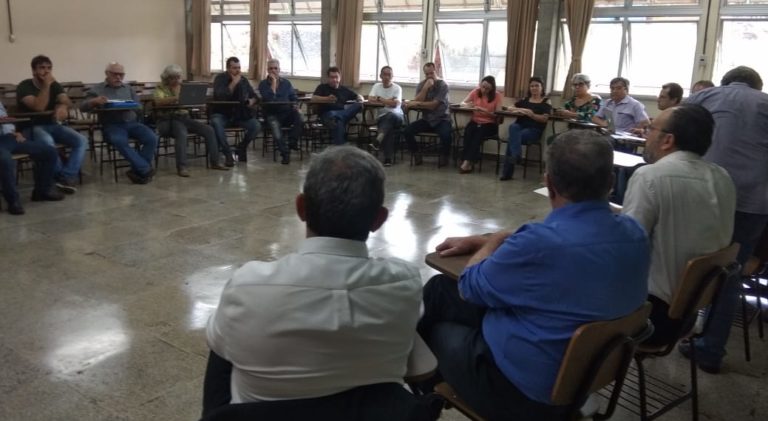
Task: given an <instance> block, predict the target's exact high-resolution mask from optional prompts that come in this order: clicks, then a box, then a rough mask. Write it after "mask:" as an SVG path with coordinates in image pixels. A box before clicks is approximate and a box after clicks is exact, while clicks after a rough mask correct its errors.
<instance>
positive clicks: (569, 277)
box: [419, 130, 650, 420]
mask: <svg viewBox="0 0 768 421" xmlns="http://www.w3.org/2000/svg"><path fill="white" fill-rule="evenodd" d="M547 154H548V160H547V163H548V164H547V172H546V174H545V178H544V180H545V183H546V185H547V190H548V192H549V199H550V202H551V205H552V212H551V213H550V214H549V216H547V218H546V219H545V220H544V221H543V222H540V223H530V224H526V225H523V226H522V227H520V228H519V229H518V230H517V231H516V232H514V233H511V232H499V233H495V234H491V235H484V236H470V237H463V238H448V239H447V240H445V241H444V242H443V243H442V244H440V245H438V246H437V250H438V251H439V252H440V254H441V255H443V256H451V255H460V254H473V255H472V257H471V258H470V260H469V261H468V263H467V267H466V268H465V269H464V272H463V273H462V274H461V277H460V279H459V283H458V289H457V288H456V284H455V283H453V282H452V281H451V280H450V279H448V278H446V277H445V276H443V275H438V276H436V277H434V278H432V279H431V280H430V281H429V282H428V283H427V285H426V286H425V289H424V315H423V317H422V319H421V321H420V322H419V333H420V334H421V335H422V337H423V338H424V340H425V341H426V342H427V344H428V345H429V346H430V348H431V349H432V352H433V353H434V354H435V355H436V356H437V360H438V366H439V372H440V374H441V375H442V377H443V378H444V379H445V381H447V382H448V383H449V384H450V385H451V386H453V388H454V389H455V390H456V392H457V393H458V395H459V396H461V397H462V398H463V399H464V400H465V401H467V403H468V404H469V405H470V406H471V407H472V408H473V409H475V410H476V411H477V412H478V413H479V414H480V415H481V416H482V417H484V418H487V419H515V420H528V419H531V420H540V419H553V418H554V417H556V416H558V414H560V413H561V412H562V410H563V408H561V407H555V406H552V404H551V398H550V396H551V394H552V388H553V386H554V383H555V379H556V377H557V372H558V370H559V368H560V364H561V362H562V359H563V356H564V354H565V350H566V347H567V345H568V342H569V341H570V339H571V336H572V335H573V332H574V331H575V330H576V329H577V328H578V327H579V326H581V325H583V324H585V323H589V322H593V321H598V320H612V319H616V318H619V317H622V316H625V315H627V314H629V313H631V312H633V311H634V310H636V309H637V308H638V307H639V306H640V305H641V304H642V303H643V302H644V301H645V299H646V295H647V293H648V288H647V279H648V265H649V260H650V254H649V251H650V250H649V244H648V239H647V237H646V234H645V231H644V230H643V228H642V227H641V226H640V225H639V224H638V223H637V222H636V221H635V220H633V219H631V218H629V217H627V216H624V215H616V214H614V213H613V212H611V209H610V207H609V205H608V201H607V199H606V198H607V196H608V191H609V190H610V188H611V185H612V182H613V177H612V174H613V148H612V147H611V143H610V141H609V140H607V139H606V138H605V137H603V136H601V135H599V134H597V133H595V132H590V131H586V130H572V131H569V132H566V133H564V134H562V135H560V136H558V137H557V138H556V139H555V141H554V142H553V143H552V145H551V146H550V147H549V149H548V151H547Z"/></svg>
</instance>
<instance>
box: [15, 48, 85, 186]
mask: <svg viewBox="0 0 768 421" xmlns="http://www.w3.org/2000/svg"><path fill="white" fill-rule="evenodd" d="M31 65H32V78H30V79H25V80H23V81H21V82H20V83H19V86H17V87H16V101H17V104H18V111H19V112H20V113H36V112H45V111H49V112H51V113H52V115H46V116H43V117H33V118H32V124H31V127H29V128H26V129H25V130H22V133H23V135H24V137H25V138H26V139H28V140H30V141H34V142H45V143H46V144H48V145H51V146H54V145H55V144H56V143H58V144H60V145H64V146H66V147H67V148H68V152H69V154H68V156H67V159H66V162H64V163H62V162H61V158H59V157H58V156H57V158H56V168H55V170H54V171H55V175H54V177H55V180H56V187H58V188H59V190H61V191H62V192H63V193H67V194H72V193H75V192H76V191H77V187H75V185H76V184H77V179H78V177H79V175H80V167H81V166H82V164H83V158H84V157H85V149H86V148H87V147H88V140H86V138H85V137H84V136H83V135H81V134H80V133H78V132H77V131H75V130H73V129H72V128H70V127H67V126H65V125H64V124H63V123H65V122H66V120H67V118H68V117H69V107H71V106H72V101H71V100H70V99H69V96H67V94H66V93H65V92H64V88H62V86H61V84H60V83H59V82H57V81H56V78H54V77H53V63H52V62H51V59H50V58H48V57H46V56H44V55H39V56H35V57H34V58H33V59H32V63H31Z"/></svg>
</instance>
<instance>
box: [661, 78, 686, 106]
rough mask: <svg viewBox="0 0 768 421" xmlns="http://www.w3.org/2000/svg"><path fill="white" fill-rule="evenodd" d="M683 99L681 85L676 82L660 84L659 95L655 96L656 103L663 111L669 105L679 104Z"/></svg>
mask: <svg viewBox="0 0 768 421" xmlns="http://www.w3.org/2000/svg"><path fill="white" fill-rule="evenodd" d="M682 100H683V87H682V86H680V85H678V84H677V83H674V82H672V83H666V84H664V85H662V86H661V91H660V92H659V96H658V97H657V98H656V105H657V106H658V107H659V110H661V111H664V110H666V109H667V108H669V107H674V106H676V105H678V104H680V101H682Z"/></svg>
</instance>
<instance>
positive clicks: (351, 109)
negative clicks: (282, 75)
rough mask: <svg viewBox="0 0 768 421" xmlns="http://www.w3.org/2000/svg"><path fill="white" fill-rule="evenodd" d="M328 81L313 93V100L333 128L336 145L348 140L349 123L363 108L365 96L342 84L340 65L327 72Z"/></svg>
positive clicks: (323, 118) (330, 68)
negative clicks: (362, 103)
mask: <svg viewBox="0 0 768 421" xmlns="http://www.w3.org/2000/svg"><path fill="white" fill-rule="evenodd" d="M325 75H326V76H327V77H328V81H327V82H326V83H321V84H319V85H317V88H315V92H314V94H312V102H318V103H319V105H317V114H318V115H319V116H320V118H321V119H322V120H323V122H324V123H325V124H327V125H328V128H329V129H330V130H331V140H332V141H333V144H334V145H341V144H343V143H346V142H347V136H346V135H347V124H348V123H349V121H350V120H352V119H353V118H355V116H356V115H357V113H359V112H360V110H361V109H363V106H362V105H361V104H360V103H361V102H362V101H363V97H362V96H360V95H358V94H357V93H355V92H354V91H353V90H351V89H349V88H347V87H346V86H342V85H341V72H340V71H339V68H338V67H329V68H328V71H327V72H325Z"/></svg>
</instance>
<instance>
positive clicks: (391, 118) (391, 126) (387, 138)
mask: <svg viewBox="0 0 768 421" xmlns="http://www.w3.org/2000/svg"><path fill="white" fill-rule="evenodd" d="M376 127H377V128H378V129H379V136H381V146H382V149H383V150H384V159H385V160H392V157H393V156H394V154H395V140H396V138H395V132H396V131H397V129H399V128H400V127H403V115H402V114H397V113H393V112H389V113H386V114H384V115H383V116H381V117H379V120H378V121H377V122H376Z"/></svg>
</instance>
